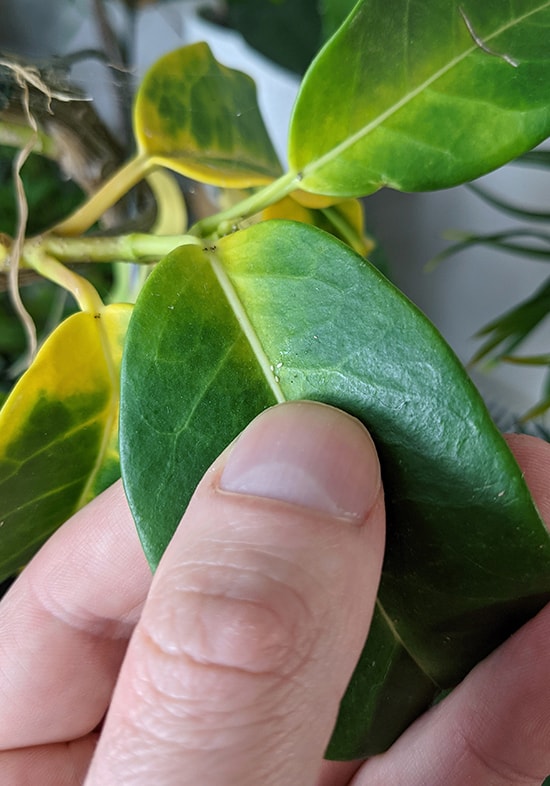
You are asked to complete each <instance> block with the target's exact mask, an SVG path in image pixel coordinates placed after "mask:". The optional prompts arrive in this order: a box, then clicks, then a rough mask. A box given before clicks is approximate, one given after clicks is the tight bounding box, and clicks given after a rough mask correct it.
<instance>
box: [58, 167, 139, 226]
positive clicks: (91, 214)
mask: <svg viewBox="0 0 550 786" xmlns="http://www.w3.org/2000/svg"><path fill="white" fill-rule="evenodd" d="M153 166H154V165H153V164H152V163H151V160H150V158H149V157H148V156H147V154H146V153H138V154H137V155H136V156H134V158H131V159H130V160H129V161H127V162H126V163H125V164H124V165H123V166H122V167H121V168H120V169H118V170H117V171H116V172H115V174H114V175H113V176H112V177H110V178H109V180H107V181H106V182H105V183H104V184H103V185H102V186H101V188H100V189H99V191H96V192H95V194H92V196H91V197H90V198H89V199H88V200H87V201H86V202H84V204H83V205H81V207H79V208H78V209H77V210H76V211H75V212H74V213H72V214H71V215H70V216H69V217H68V218H66V219H65V220H64V221H61V222H60V223H59V224H56V225H55V226H54V227H53V229H52V232H54V233H55V234H56V235H63V236H65V237H67V236H74V235H81V234H83V233H84V232H86V230H87V229H89V228H90V227H91V226H93V224H95V222H96V221H97V220H98V219H99V218H101V216H102V215H103V214H104V213H105V212H106V211H107V210H108V209H109V208H110V207H112V206H113V205H114V204H115V203H116V202H118V200H119V199H121V198H122V197H123V196H125V195H126V194H127V193H128V191H129V190H130V189H131V188H132V187H133V186H135V185H136V184H137V183H139V181H140V180H143V178H144V177H146V176H147V174H149V172H150V170H151V168H152V167H153Z"/></svg>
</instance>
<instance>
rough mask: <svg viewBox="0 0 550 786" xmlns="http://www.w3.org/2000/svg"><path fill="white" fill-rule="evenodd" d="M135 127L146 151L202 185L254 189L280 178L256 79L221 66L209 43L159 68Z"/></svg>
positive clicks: (140, 98) (138, 107) (149, 80)
mask: <svg viewBox="0 0 550 786" xmlns="http://www.w3.org/2000/svg"><path fill="white" fill-rule="evenodd" d="M134 127H135V135H136V139H137V142H138V145H139V148H140V151H141V152H142V153H145V154H147V155H148V156H149V157H150V158H151V159H152V160H153V161H154V162H155V163H158V164H160V165H162V166H166V167H169V168H170V169H173V170H175V171H176V172H180V173H181V174H183V175H186V176H187V177H191V178H193V179H195V180H199V181H201V182H204V183H210V184H212V185H217V186H225V187H228V188H249V187H251V186H259V185H264V184H266V183H270V182H271V181H272V180H273V179H274V178H276V177H278V176H279V175H280V174H281V166H280V164H279V161H278V159H277V155H276V153H275V151H274V149H273V145H272V144H271V141H270V139H269V136H268V134H267V131H266V129H265V126H264V122H263V120H262V117H261V114H260V110H259V108H258V103H257V99H256V87H255V85H254V82H253V80H252V79H251V78H250V77H249V76H247V75H246V74H243V73H241V72H240V71H234V70H233V69H230V68H226V67H225V66H222V65H220V63H218V62H217V60H215V58H214V56H213V55H212V52H211V51H210V49H209V47H208V46H207V44H204V43H199V44H193V45H191V46H187V47H184V48H182V49H178V50H176V51H174V52H170V53H169V54H167V55H165V56H164V57H162V58H161V59H160V60H158V61H157V62H156V63H155V64H154V65H153V67H152V68H151V69H150V71H149V72H148V73H147V74H146V76H145V78H144V80H143V82H142V84H141V87H140V89H139V92H138V94H137V99H136V104H135V110H134Z"/></svg>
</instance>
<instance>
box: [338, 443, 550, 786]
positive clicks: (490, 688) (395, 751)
mask: <svg viewBox="0 0 550 786" xmlns="http://www.w3.org/2000/svg"><path fill="white" fill-rule="evenodd" d="M507 440H508V442H509V445H510V447H511V448H512V450H513V452H514V454H515V456H516V459H517V460H518V463H519V465H520V466H521V468H522V470H523V472H524V475H525V479H526V481H527V483H528V485H529V488H530V490H531V493H532V494H533V498H534V500H535V503H536V504H537V506H538V508H539V511H540V512H541V515H542V516H543V517H545V519H546V521H547V523H548V522H550V487H549V485H548V477H549V474H550V444H548V443H547V442H543V441H542V440H539V439H536V438H534V437H529V436H524V435H510V436H508V437H507ZM549 641H550V606H547V607H546V608H545V609H543V610H542V611H541V612H540V613H539V614H538V615H537V616H536V617H535V618H534V619H532V620H531V621H530V622H528V623H527V624H526V625H524V626H523V627H522V628H521V630H519V631H518V632H517V633H516V634H515V635H514V636H512V637H511V638H510V639H508V640H507V641H506V642H505V643H504V644H503V645H502V646H501V647H499V648H498V649H497V650H496V651H495V652H494V653H493V654H492V655H490V656H489V657H488V658H487V659H485V660H484V661H483V662H482V663H480V664H479V665H478V666H477V667H476V668H475V669H474V670H473V671H472V672H471V674H470V675H469V676H468V677H467V678H466V679H465V680H464V682H463V683H462V684H461V685H460V686H459V687H458V688H456V689H455V690H454V691H453V693H452V694H451V695H450V696H449V697H448V698H447V699H446V700H445V701H444V702H442V703H441V704H440V705H439V706H437V707H435V708H434V709H433V710H431V711H430V712H428V713H426V714H425V715H424V716H423V717H422V718H420V719H419V721H417V722H416V723H415V724H413V726H411V728H410V729H409V730H408V731H407V732H406V733H405V734H404V735H403V736H402V737H401V738H400V739H399V740H398V741H397V743H396V744H395V745H394V746H393V747H392V748H391V749H390V751H389V752H388V753H387V754H384V755H383V756H379V757H376V758H374V759H371V760H370V761H368V762H367V763H366V764H365V765H363V767H362V769H361V771H360V773H359V774H358V775H357V776H356V779H355V780H353V781H352V783H353V786H382V785H383V786H386V784H387V783H397V782H399V783H401V784H403V786H463V784H465V783H472V784H476V786H518V784H521V786H540V784H541V783H542V781H543V780H544V778H545V777H546V776H547V775H548V773H550V746H549V745H548V740H549V739H550V680H549V679H548V675H549V656H548V642H549ZM403 773H407V775H406V777H404V775H403ZM336 784H337V781H335V783H334V786H336Z"/></svg>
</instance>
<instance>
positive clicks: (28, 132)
mask: <svg viewBox="0 0 550 786" xmlns="http://www.w3.org/2000/svg"><path fill="white" fill-rule="evenodd" d="M31 139H34V140H35V142H34V145H33V153H40V155H42V156H45V157H46V158H51V159H54V160H55V159H56V158H57V155H58V153H59V151H58V148H57V145H56V143H55V142H54V140H53V139H52V138H51V137H50V136H48V135H47V134H44V133H43V132H42V131H36V132H35V131H33V129H32V128H29V127H28V126H23V125H20V124H19V123H7V122H5V121H2V122H1V123H0V145H8V146H9V147H18V148H24V147H25V146H26V145H28V144H29V142H30V140H31Z"/></svg>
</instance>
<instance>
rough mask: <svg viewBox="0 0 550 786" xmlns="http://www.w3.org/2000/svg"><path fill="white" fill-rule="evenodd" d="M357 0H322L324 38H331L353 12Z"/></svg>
mask: <svg viewBox="0 0 550 786" xmlns="http://www.w3.org/2000/svg"><path fill="white" fill-rule="evenodd" d="M356 5H357V0H321V19H322V21H323V35H324V38H325V39H327V38H330V37H331V36H332V35H334V33H335V32H336V31H337V30H338V28H339V27H340V25H341V24H342V23H343V22H344V20H345V18H346V17H347V16H348V14H350V13H351V11H352V9H353V8H354V6H356Z"/></svg>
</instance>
